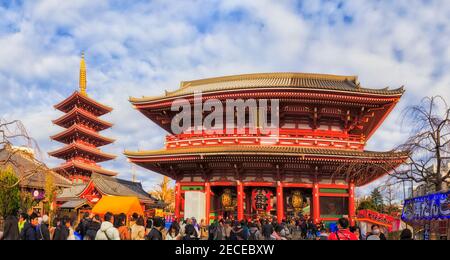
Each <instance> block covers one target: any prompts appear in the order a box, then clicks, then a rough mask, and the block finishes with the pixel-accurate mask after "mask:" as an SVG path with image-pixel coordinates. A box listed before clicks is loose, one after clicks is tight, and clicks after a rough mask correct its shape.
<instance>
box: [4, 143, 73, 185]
mask: <svg viewBox="0 0 450 260" xmlns="http://www.w3.org/2000/svg"><path fill="white" fill-rule="evenodd" d="M11 149H12V148H9V147H5V148H3V149H0V162H1V161H2V160H6V159H7V158H9V161H10V163H8V164H7V165H11V166H12V167H13V169H14V173H15V174H16V175H17V177H19V178H23V180H22V181H21V182H20V186H22V187H29V188H37V189H44V188H45V182H46V176H47V174H50V175H52V177H53V180H54V183H55V185H56V186H57V187H69V186H70V185H72V183H71V182H70V180H68V179H66V178H64V177H63V176H61V175H59V174H57V173H56V172H54V171H52V170H50V169H49V168H48V167H47V166H46V165H44V164H42V163H40V162H38V161H36V159H35V158H34V157H33V156H31V155H28V154H26V153H24V152H21V151H13V150H11ZM4 166H5V165H0V168H2V167H4Z"/></svg>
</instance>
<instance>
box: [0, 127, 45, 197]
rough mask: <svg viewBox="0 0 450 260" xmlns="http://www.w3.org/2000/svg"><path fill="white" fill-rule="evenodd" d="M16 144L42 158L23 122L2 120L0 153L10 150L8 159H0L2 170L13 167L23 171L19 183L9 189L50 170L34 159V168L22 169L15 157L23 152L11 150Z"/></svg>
mask: <svg viewBox="0 0 450 260" xmlns="http://www.w3.org/2000/svg"><path fill="white" fill-rule="evenodd" d="M14 143H19V144H20V145H22V146H26V147H28V148H30V149H32V150H33V151H34V153H35V154H37V155H38V156H39V157H40V154H41V152H40V149H39V146H38V144H37V142H36V141H35V140H34V139H33V138H32V137H30V136H29V135H28V132H27V130H26V128H25V126H24V125H23V124H22V122H21V121H19V120H14V121H6V120H4V119H1V118H0V151H1V150H3V149H8V151H9V153H8V154H7V156H6V157H4V158H2V159H0V168H4V167H5V166H7V165H12V166H14V167H15V168H17V169H19V170H20V171H21V174H20V175H19V176H20V177H19V178H18V181H17V182H16V183H14V184H13V185H12V186H10V187H9V188H12V187H14V186H16V185H19V184H20V183H21V182H22V181H24V180H26V179H28V178H31V177H32V176H33V175H34V174H36V173H38V172H43V171H48V170H49V169H48V168H47V166H46V165H45V164H44V163H43V162H41V161H40V160H38V159H37V158H34V161H35V164H34V166H33V167H31V168H24V167H22V166H21V165H20V162H18V161H17V160H16V159H15V158H16V156H15V155H17V154H19V153H21V152H22V151H21V150H19V149H11V147H13V144H14ZM7 188H8V187H7Z"/></svg>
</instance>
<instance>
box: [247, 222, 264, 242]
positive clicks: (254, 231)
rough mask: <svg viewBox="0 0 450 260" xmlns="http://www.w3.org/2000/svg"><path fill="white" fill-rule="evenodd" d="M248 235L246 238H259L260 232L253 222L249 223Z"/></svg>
mask: <svg viewBox="0 0 450 260" xmlns="http://www.w3.org/2000/svg"><path fill="white" fill-rule="evenodd" d="M249 232H250V235H249V237H248V240H261V232H260V231H259V229H258V226H257V225H256V224H255V223H251V224H250V229H249Z"/></svg>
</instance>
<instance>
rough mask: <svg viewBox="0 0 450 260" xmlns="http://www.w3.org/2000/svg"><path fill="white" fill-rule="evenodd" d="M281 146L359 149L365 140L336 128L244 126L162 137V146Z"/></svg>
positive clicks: (171, 147)
mask: <svg viewBox="0 0 450 260" xmlns="http://www.w3.org/2000/svg"><path fill="white" fill-rule="evenodd" d="M264 144H267V145H281V146H305V147H322V148H336V149H353V150H362V149H364V146H365V140H364V137H363V136H360V135H350V134H347V133H344V132H339V131H325V130H302V129H279V130H278V134H277V133H276V132H274V131H272V132H271V133H270V134H264V133H262V132H261V131H259V130H258V131H256V133H252V132H251V131H250V130H248V129H241V131H238V130H237V129H235V130H234V133H226V132H224V133H221V132H219V133H214V132H212V131H200V132H192V133H183V134H179V135H167V136H166V148H167V149H176V148H180V147H195V146H205V145H208V146H209V145H264Z"/></svg>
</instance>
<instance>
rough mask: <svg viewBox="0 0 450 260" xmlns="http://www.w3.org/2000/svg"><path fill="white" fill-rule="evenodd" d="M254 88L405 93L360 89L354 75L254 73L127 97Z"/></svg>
mask: <svg viewBox="0 0 450 260" xmlns="http://www.w3.org/2000/svg"><path fill="white" fill-rule="evenodd" d="M256 88H271V89H273V88H280V89H283V88H298V89H318V90H336V91H345V92H353V93H366V94H376V95H399V94H403V92H404V90H403V88H399V89H393V90H390V89H388V88H384V89H369V88H363V87H361V86H360V83H359V82H358V78H357V77H356V76H337V75H327V74H308V73H255V74H243V75H234V76H225V77H217V78H207V79H200V80H193V81H184V82H181V87H180V88H179V89H178V90H175V91H173V92H169V91H166V94H165V95H164V96H159V97H142V98H130V102H132V103H137V104H139V103H145V102H151V101H157V100H161V99H167V98H172V97H179V96H184V95H191V94H193V93H195V92H202V93H210V92H219V91H231V90H248V89H256Z"/></svg>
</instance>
